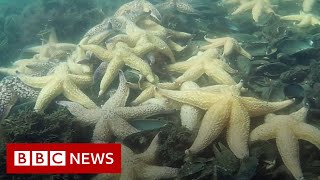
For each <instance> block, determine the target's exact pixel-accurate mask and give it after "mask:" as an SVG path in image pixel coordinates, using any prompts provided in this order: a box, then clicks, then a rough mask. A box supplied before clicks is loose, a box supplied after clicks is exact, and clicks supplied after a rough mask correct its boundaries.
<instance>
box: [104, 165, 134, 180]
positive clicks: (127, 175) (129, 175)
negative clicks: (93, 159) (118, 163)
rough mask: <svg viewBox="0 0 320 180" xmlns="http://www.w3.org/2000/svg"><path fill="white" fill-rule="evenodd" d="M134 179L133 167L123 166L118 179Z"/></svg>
mask: <svg viewBox="0 0 320 180" xmlns="http://www.w3.org/2000/svg"><path fill="white" fill-rule="evenodd" d="M134 179H135V174H134V169H133V168H131V167H130V168H124V169H123V171H122V172H121V175H120V177H119V180H134ZM103 180H104V179H103Z"/></svg>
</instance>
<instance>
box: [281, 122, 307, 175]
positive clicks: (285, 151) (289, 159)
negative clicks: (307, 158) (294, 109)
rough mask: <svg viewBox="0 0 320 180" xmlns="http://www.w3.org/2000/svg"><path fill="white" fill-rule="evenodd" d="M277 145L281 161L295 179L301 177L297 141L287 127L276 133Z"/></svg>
mask: <svg viewBox="0 0 320 180" xmlns="http://www.w3.org/2000/svg"><path fill="white" fill-rule="evenodd" d="M276 143H277V147H278V150H279V153H280V155H281V158H282V161H283V163H284V164H285V165H286V167H287V168H288V169H289V171H290V172H291V173H292V175H293V176H294V177H295V178H296V179H303V174H302V171H301V167H300V158H299V143H298V139H297V138H296V137H295V135H294V133H293V132H292V131H291V129H289V128H288V127H284V128H281V130H279V131H278V133H277V138H276Z"/></svg>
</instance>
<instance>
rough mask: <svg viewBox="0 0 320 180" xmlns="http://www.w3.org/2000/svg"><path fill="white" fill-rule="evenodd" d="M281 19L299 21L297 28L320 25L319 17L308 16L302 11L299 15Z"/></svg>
mask: <svg viewBox="0 0 320 180" xmlns="http://www.w3.org/2000/svg"><path fill="white" fill-rule="evenodd" d="M281 19H282V20H287V21H299V23H298V24H297V26H299V27H308V26H315V25H320V18H319V17H317V16H315V15H312V14H306V13H304V12H303V11H300V14H299V15H288V16H282V17H281Z"/></svg>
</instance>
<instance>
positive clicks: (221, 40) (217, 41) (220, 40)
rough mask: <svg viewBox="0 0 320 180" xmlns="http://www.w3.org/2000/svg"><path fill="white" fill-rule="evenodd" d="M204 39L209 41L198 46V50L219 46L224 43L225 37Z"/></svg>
mask: <svg viewBox="0 0 320 180" xmlns="http://www.w3.org/2000/svg"><path fill="white" fill-rule="evenodd" d="M205 40H206V41H208V42H210V44H208V45H204V46H201V47H200V50H208V49H214V48H218V47H221V46H223V45H224V44H225V42H226V38H218V39H209V38H206V37H205Z"/></svg>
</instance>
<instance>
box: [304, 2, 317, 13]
mask: <svg viewBox="0 0 320 180" xmlns="http://www.w3.org/2000/svg"><path fill="white" fill-rule="evenodd" d="M315 2H316V0H304V1H303V4H302V8H303V11H304V12H310V11H311V10H312V7H313V6H314V3H315Z"/></svg>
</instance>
